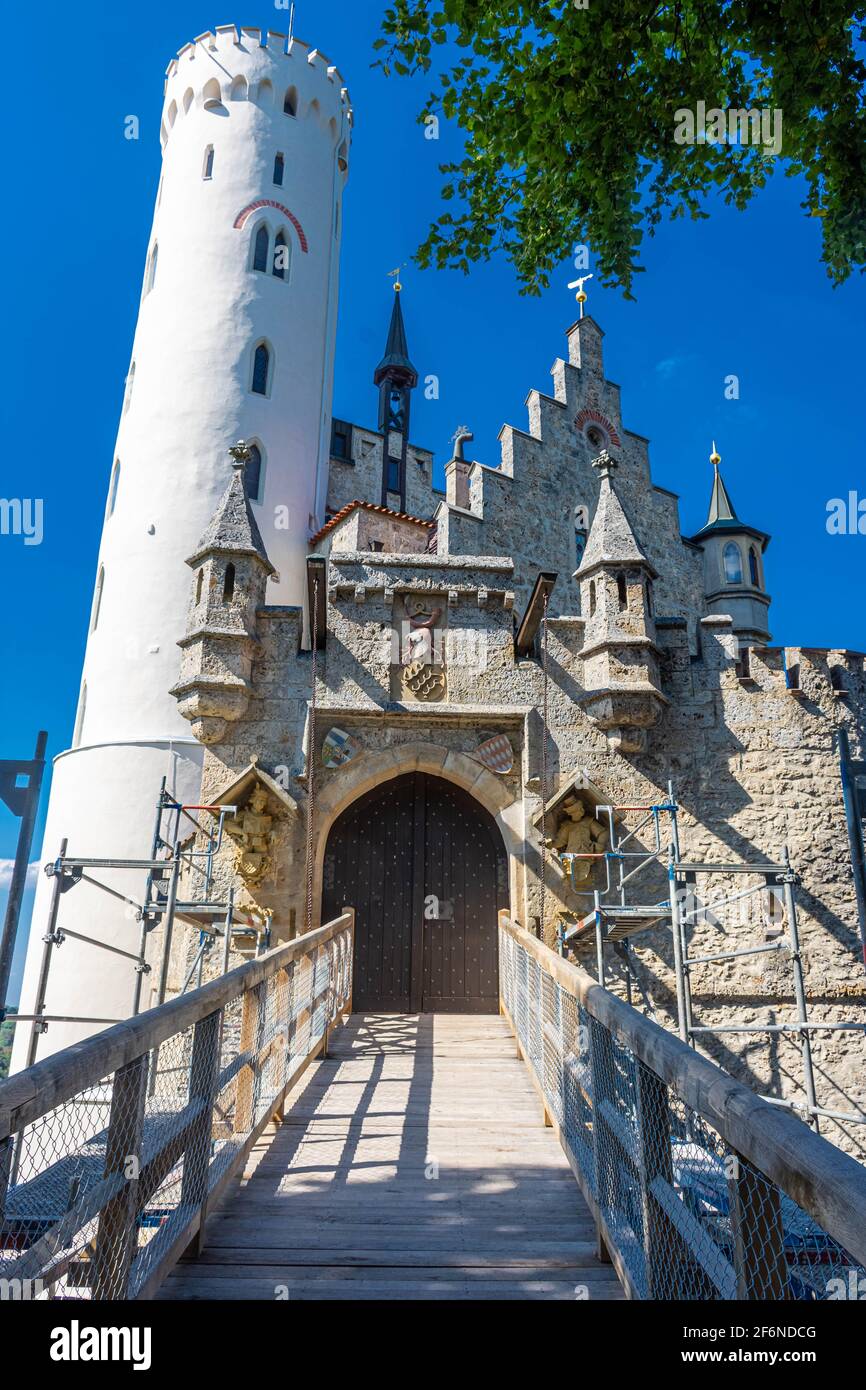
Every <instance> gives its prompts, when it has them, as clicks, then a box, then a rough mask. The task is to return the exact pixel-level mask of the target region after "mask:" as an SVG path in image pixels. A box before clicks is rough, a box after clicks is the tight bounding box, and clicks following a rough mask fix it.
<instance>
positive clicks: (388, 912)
mask: <svg viewBox="0 0 866 1390" xmlns="http://www.w3.org/2000/svg"><path fill="white" fill-rule="evenodd" d="M346 905H350V906H352V907H354V908H355V911H356V918H355V979H354V991H353V998H354V1007H355V1009H356V1010H359V1011H363V1012H369V1013H375V1012H383V1013H385V1012H388V1013H390V1012H394V1013H408V1012H411V1013H422V1012H425V1013H426V1012H443V1013H495V1012H496V1011H497V1009H498V1007H499V970H498V942H497V912H498V911H499V909H500V908H501V907H507V905H508V861H507V858H506V854H505V847H504V845H503V842H502V837H501V835H500V833H499V831H498V829H497V826H496V822H495V821H494V819H493V817H492V816H491V815H490V814H489V812H488V811H486V810H485V809H484V807H483V806H481V805H480V804H479V803H478V802H477V801H476V800H475V798H474V797H472V796H470V795H469V793H468V792H466V791H464V790H463V789H462V787H458V786H456V785H455V784H454V783H452V782H446V781H445V780H443V779H442V778H440V777H433V776H431V775H429V774H428V773H424V772H410V773H407V774H404V775H403V776H400V777H394V778H392V779H391V780H390V781H387V782H383V783H381V784H380V785H379V786H377V787H374V788H373V790H372V791H369V792H367V793H366V794H365V795H363V796H361V797H359V799H358V800H357V801H354V802H353V803H352V805H351V806H349V807H347V809H346V810H345V811H344V812H343V813H342V815H341V816H339V817H338V819H337V820H336V821H335V822H334V824H333V825H332V827H331V831H330V834H329V836H328V842H327V847H326V849H325V862H324V873H323V888H322V920H323V921H325V922H327V921H331V920H332V919H333V918H334V917H336V916H337V914H338V913H339V912H340V911H341V910H342V908H343V907H344V906H346Z"/></svg>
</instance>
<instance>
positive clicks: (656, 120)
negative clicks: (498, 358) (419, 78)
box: [376, 0, 866, 297]
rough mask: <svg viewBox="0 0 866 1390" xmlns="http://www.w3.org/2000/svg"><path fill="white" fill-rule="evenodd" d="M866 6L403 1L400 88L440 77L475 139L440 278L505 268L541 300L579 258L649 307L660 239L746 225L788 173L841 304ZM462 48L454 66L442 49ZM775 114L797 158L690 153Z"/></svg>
mask: <svg viewBox="0 0 866 1390" xmlns="http://www.w3.org/2000/svg"><path fill="white" fill-rule="evenodd" d="M864 22H866V6H864V5H863V4H862V3H860V4H857V3H846V0H678V3H666V4H657V5H653V4H652V3H651V0H643V3H640V2H639V0H588V8H585V9H582V8H578V7H577V4H575V3H574V0H548V3H544V0H535V2H534V3H533V2H532V0H395V2H394V3H393V4H392V5H391V6H390V8H388V9H387V10H386V12H385V17H384V20H383V26H382V32H383V37H382V38H380V39H379V40H378V41H377V43H376V48H377V49H378V50H379V53H380V58H379V65H380V66H381V67H382V68H383V69H384V71H385V73H386V74H391V73H397V74H400V75H404V76H406V75H410V74H417V73H419V72H421V73H431V74H433V75H434V76H435V77H436V78H437V80H438V84H439V85H438V88H437V89H436V90H435V91H434V93H433V94H432V95H431V97H430V100H429V103H428V105H427V106H426V108H425V110H424V111H423V112H422V113H421V115H420V116H419V120H423V119H424V117H425V116H426V115H431V114H436V115H442V116H445V117H446V118H448V119H449V120H454V121H456V122H457V123H458V125H459V127H460V128H461V130H462V131H463V132H464V133H465V137H466V139H465V147H464V155H463V157H462V158H461V159H460V160H459V161H457V162H456V163H449V164H443V165H441V166H440V168H441V171H442V173H443V174H444V175H445V176H446V181H445V183H444V186H443V189H442V196H443V198H444V199H445V201H446V202H447V203H449V204H453V205H454V210H453V211H452V210H451V208H450V207H449V208H447V209H444V210H443V211H442V212H441V213H440V215H439V217H438V218H437V220H436V221H435V223H434V224H433V226H432V227H431V229H430V232H429V234H428V236H427V238H426V240H425V241H424V243H423V244H422V246H421V247H420V248H419V250H418V252H417V260H418V262H419V263H420V264H421V265H422V266H429V265H436V266H439V267H446V266H450V267H458V268H460V269H462V270H464V271H466V270H468V268H469V265H470V263H471V262H473V261H480V260H487V259H489V257H490V256H491V255H492V254H493V252H494V251H496V250H504V251H505V252H506V253H507V254H508V256H510V258H511V260H512V261H513V263H514V265H515V267H516V270H517V275H518V279H519V282H520V284H521V287H522V289H523V290H524V291H526V292H529V293H534V294H538V293H539V292H540V290H541V288H542V287H543V286H545V285H547V284H548V283H549V278H550V273H551V271H552V270H553V268H554V267H555V266H556V265H558V264H559V263H560V261H561V260H562V259H563V257H564V256H565V255H566V254H567V253H568V251H569V248H570V246H571V244H572V243H573V242H581V243H584V242H585V243H588V244H589V245H590V246H591V247H592V249H593V252H594V255H595V261H596V270H597V271H598V272H599V273H600V275H601V278H602V280H603V282H604V283H606V284H619V285H621V286H622V287H623V289H624V291H625V292H626V295H627V296H628V297H631V294H630V291H631V288H632V285H633V280H634V275H635V272H636V271H638V270H641V269H642V267H641V266H640V265H639V263H638V258H639V248H640V244H641V240H642V237H643V235H644V230H645V229H646V230H648V231H649V232H650V234H652V232H653V231H654V229H655V228H656V226H657V225H658V224H659V222H660V221H661V219H662V217H664V216H665V215H667V216H669V217H671V218H677V217H683V216H685V215H686V214H688V215H689V216H690V217H691V218H700V217H707V216H708V215H709V214H708V213H707V212H706V211H705V208H704V205H705V202H706V197H707V195H708V194H710V193H712V192H713V191H714V190H715V191H717V192H721V193H722V194H723V196H724V198H725V200H726V201H727V202H729V203H733V204H734V206H735V207H737V208H738V209H743V208H744V207H746V205H747V204H748V203H749V201H750V199H751V198H752V197H753V195H754V194H755V192H756V191H757V190H758V189H760V188H762V187H763V186H764V184H765V183H766V181H767V178H768V177H769V175H770V173H771V172H772V170H773V168H774V166H775V164H776V163H777V162H778V163H780V164H781V165H782V166H783V167H784V169H785V172H786V173H787V174H788V175H795V174H800V175H803V177H804V178H805V182H806V190H807V195H806V199H805V201H804V203H803V204H802V206H803V208H804V209H805V210H806V211H807V212H808V213H809V214H810V215H811V216H813V217H820V218H821V219H822V231H823V252H822V255H823V260H824V262H825V264H826V267H827V273H828V275H829V276H830V278H831V279H832V280H833V282H834V284H838V283H840V282H841V281H843V280H844V279H846V278H847V276H848V275H849V274H850V272H851V270H852V269H853V268H854V267H855V266H858V267H859V268H860V269H861V271H862V269H863V268H864V263H866V108H864V95H866V63H864V60H863V54H864V39H866V29H864ZM449 42H450V43H451V44H452V45H456V47H457V49H458V50H459V53H458V54H457V55H456V58H455V55H454V51H453V48H449V50H448V54H447V62H445V63H444V65H442V64H439V63H437V59H438V58H440V57H443V58H444V57H445V56H446V55H445V52H444V49H443V46H444V45H446V44H448V43H449ZM699 101H703V102H705V103H706V107H707V109H708V110H710V109H712V108H721V109H729V108H739V109H752V108H759V109H761V108H769V109H771V110H772V109H778V110H780V111H781V113H782V131H783V143H782V149H781V153H780V155H779V157H778V160H777V159H776V158H775V157H774V155H773V153H772V150H767V149H765V148H763V147H761V146H755V145H749V144H742V145H736V144H709V143H696V144H677V143H675V141H674V128H675V114H674V113H675V112H676V111H677V110H678V109H681V108H688V109H690V110H692V111H694V110H695V109H696V105H697V102H699Z"/></svg>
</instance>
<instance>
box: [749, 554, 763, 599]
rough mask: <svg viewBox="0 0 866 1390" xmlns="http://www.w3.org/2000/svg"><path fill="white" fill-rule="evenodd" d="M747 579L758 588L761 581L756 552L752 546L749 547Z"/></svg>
mask: <svg viewBox="0 0 866 1390" xmlns="http://www.w3.org/2000/svg"><path fill="white" fill-rule="evenodd" d="M749 578H750V579H751V581H752V583H753V584H754V586H755V588H756V589H757V588H760V584H761V580H760V578H759V575H758V552H757V551H756V550H755V547H754V546H753V545H750V546H749Z"/></svg>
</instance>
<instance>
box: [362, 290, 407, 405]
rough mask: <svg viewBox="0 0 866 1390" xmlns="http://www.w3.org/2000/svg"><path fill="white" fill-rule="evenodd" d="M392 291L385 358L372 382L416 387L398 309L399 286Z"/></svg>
mask: <svg viewBox="0 0 866 1390" xmlns="http://www.w3.org/2000/svg"><path fill="white" fill-rule="evenodd" d="M394 290H395V294H394V307H393V308H392V310H391V323H390V326H389V328H388V341H387V343H386V344H385V356H384V357H383V358H382V361H381V362H380V363H379V365H378V367H377V368H376V370H375V372H374V373H373V382H374V384H375V385H376V386H380V385H381V383H382V382H383V381H385V380H386V378H388V379H390V380H392V381H396V382H398V383H399V384H400V385H401V386H417V385H418V373H417V371H416V370H415V368H414V367H413V365H412V363H411V361H410V360H409V344H408V343H407V341H406V325H405V324H404V322H403V310H402V309H401V307H400V287H399V285H395V286H394Z"/></svg>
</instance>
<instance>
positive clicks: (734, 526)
mask: <svg viewBox="0 0 866 1390" xmlns="http://www.w3.org/2000/svg"><path fill="white" fill-rule="evenodd" d="M721 461H722V460H721V457H720V455H719V454H717V453H716V445H715V441H714V442H713V452H712V453H711V454H710V463H711V464H712V465H713V490H712V493H711V494H710V510H709V513H708V515H707V519H706V521H705V522H704V525H703V526H702V527H701V529H700V531H698V532H697V533H696V534H695V535H694V536H692V538H691V539H692V540H693V541H700V540H701V539H703V537H704V536H708V535H711V534H712V533H713V532H719V531H732V532H733V531H737V532H743V533H745V534H746V535H750V536H755V537H757V539H758V540H760V541H761V542H762V545H763V548H764V549H766V548H767V546H768V545H769V543H770V537H769V536H768V535H767V532H766V531H758V530H757V529H756V528H755V527H754V526H747V525H746V524H745V522H742V521H741V520H740V518H739V517H738V516H737V513H736V511H735V510H734V504H733V502H732V501H731V498H730V494H729V492H728V489H727V488H726V487H725V480H724V478H723V477H722V474H721V469H720V468H719V465H720V463H721Z"/></svg>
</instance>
